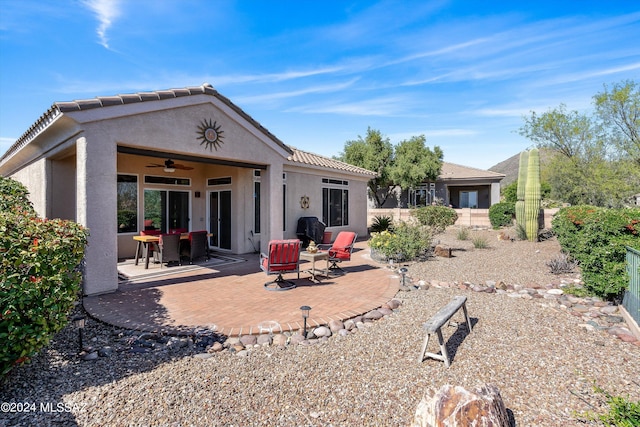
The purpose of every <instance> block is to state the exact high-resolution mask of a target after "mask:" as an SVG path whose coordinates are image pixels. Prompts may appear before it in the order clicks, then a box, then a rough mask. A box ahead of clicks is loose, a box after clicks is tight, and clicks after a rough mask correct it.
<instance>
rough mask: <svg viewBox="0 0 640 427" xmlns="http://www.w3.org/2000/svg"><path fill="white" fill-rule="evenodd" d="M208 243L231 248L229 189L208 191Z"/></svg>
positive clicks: (217, 246)
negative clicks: (209, 235) (209, 234)
mask: <svg viewBox="0 0 640 427" xmlns="http://www.w3.org/2000/svg"><path fill="white" fill-rule="evenodd" d="M209 232H210V233H211V237H210V238H209V245H210V246H211V247H213V248H219V249H226V250H231V190H224V191H211V192H210V193H209Z"/></svg>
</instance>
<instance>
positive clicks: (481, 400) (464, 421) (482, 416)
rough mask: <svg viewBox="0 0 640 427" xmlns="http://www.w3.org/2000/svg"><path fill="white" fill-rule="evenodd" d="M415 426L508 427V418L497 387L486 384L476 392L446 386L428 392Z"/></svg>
mask: <svg viewBox="0 0 640 427" xmlns="http://www.w3.org/2000/svg"><path fill="white" fill-rule="evenodd" d="M411 425H412V426H413V427H436V426H449V427H462V426H472V425H473V426H495V427H509V416H508V415H507V410H506V408H505V406H504V403H503V401H502V397H501V396H500V392H499V391H498V389H497V387H495V386H493V385H485V386H483V387H481V388H478V389H476V390H474V391H468V390H466V389H464V388H463V387H459V386H456V387H453V386H451V385H448V384H447V385H445V386H443V387H441V388H440V390H438V391H437V392H434V390H427V392H426V393H425V395H424V397H423V398H422V400H421V401H420V403H419V404H418V408H417V409H416V413H415V416H414V418H413V423H412V424H411Z"/></svg>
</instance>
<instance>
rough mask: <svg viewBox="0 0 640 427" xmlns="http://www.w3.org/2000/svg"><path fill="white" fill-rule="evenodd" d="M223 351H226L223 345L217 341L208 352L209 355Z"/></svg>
mask: <svg viewBox="0 0 640 427" xmlns="http://www.w3.org/2000/svg"><path fill="white" fill-rule="evenodd" d="M222 350H224V346H223V345H222V343H219V342H217V341H216V342H214V343H213V344H212V345H211V346H210V347H209V350H208V351H209V353H218V352H220V351H222Z"/></svg>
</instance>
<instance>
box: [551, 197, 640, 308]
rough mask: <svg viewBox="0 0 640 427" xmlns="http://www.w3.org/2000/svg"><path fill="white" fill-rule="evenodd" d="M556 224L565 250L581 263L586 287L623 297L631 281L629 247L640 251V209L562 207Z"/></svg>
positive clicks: (555, 226) (610, 295) (553, 222)
mask: <svg viewBox="0 0 640 427" xmlns="http://www.w3.org/2000/svg"><path fill="white" fill-rule="evenodd" d="M552 225H553V231H554V233H555V234H556V236H557V237H558V242H559V243H560V245H561V246H562V249H563V251H565V252H567V253H569V254H570V255H571V256H572V257H573V258H575V259H576V260H577V261H578V262H579V264H580V269H581V271H582V276H583V279H584V283H585V289H586V290H587V291H588V292H589V293H592V294H595V295H598V296H600V297H603V298H606V299H610V300H615V299H619V298H620V297H621V296H622V293H623V292H624V290H625V289H626V288H627V286H628V281H629V278H628V275H627V273H626V269H625V258H626V252H627V250H626V246H629V247H632V248H634V249H638V250H640V209H637V208H635V209H631V208H625V209H607V208H599V207H595V206H574V207H569V208H563V209H561V210H560V211H559V212H558V213H557V214H556V215H555V217H554V219H553V221H552Z"/></svg>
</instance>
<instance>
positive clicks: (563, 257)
mask: <svg viewBox="0 0 640 427" xmlns="http://www.w3.org/2000/svg"><path fill="white" fill-rule="evenodd" d="M577 266H578V263H577V261H576V260H574V259H572V258H571V257H570V256H569V255H567V254H565V253H564V252H561V253H560V254H558V255H556V256H555V257H553V258H551V259H550V260H549V261H548V262H547V267H549V269H550V270H551V273H552V274H566V273H573V272H574V270H575V269H576V267H577Z"/></svg>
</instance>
